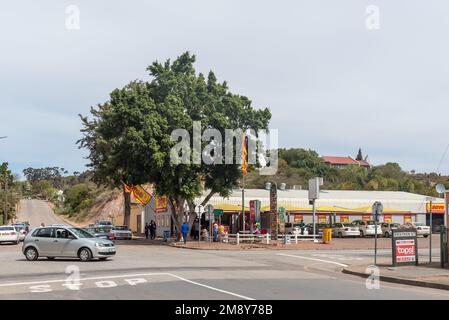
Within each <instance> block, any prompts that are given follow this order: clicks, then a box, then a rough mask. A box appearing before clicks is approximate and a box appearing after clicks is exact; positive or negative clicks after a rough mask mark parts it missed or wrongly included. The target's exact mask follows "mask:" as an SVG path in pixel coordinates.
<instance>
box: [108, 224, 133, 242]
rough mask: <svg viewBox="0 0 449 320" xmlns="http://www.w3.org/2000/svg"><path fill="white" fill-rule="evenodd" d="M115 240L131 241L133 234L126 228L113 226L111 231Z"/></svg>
mask: <svg viewBox="0 0 449 320" xmlns="http://www.w3.org/2000/svg"><path fill="white" fill-rule="evenodd" d="M111 232H112V233H113V234H114V236H115V239H117V240H131V239H132V238H133V233H132V231H131V230H129V228H128V227H127V226H115V227H113V228H112V229H111Z"/></svg>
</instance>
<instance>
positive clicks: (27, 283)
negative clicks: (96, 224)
mask: <svg viewBox="0 0 449 320" xmlns="http://www.w3.org/2000/svg"><path fill="white" fill-rule="evenodd" d="M144 276H170V277H172V278H176V279H178V280H181V281H184V282H187V283H190V284H194V285H196V286H199V287H204V288H207V289H210V290H213V291H217V292H221V293H225V294H228V295H231V296H234V297H238V298H242V299H245V300H255V299H254V298H250V297H246V296H243V295H240V294H238V293H234V292H230V291H226V290H222V289H218V288H215V287H212V286H208V285H205V284H202V283H199V282H196V281H192V280H189V279H186V278H183V277H180V276H178V275H176V274H173V273H167V272H159V273H136V274H125V275H119V276H101V277H90V278H80V279H79V282H81V281H88V280H103V279H118V278H135V277H144ZM66 281H67V279H57V280H41V281H28V282H15V283H2V284H0V287H13V286H24V285H35V284H45V283H58V282H66Z"/></svg>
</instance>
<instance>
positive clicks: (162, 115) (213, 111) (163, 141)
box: [79, 52, 271, 230]
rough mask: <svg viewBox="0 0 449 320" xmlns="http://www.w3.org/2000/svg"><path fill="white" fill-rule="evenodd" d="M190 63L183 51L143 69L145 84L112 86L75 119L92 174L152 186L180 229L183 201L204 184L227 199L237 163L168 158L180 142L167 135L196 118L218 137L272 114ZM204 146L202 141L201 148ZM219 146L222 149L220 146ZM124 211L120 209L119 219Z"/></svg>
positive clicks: (264, 121)
mask: <svg viewBox="0 0 449 320" xmlns="http://www.w3.org/2000/svg"><path fill="white" fill-rule="evenodd" d="M194 63H195V56H194V55H191V54H190V53H188V52H186V53H183V54H182V55H181V56H179V57H178V58H177V59H175V60H174V61H173V62H172V61H170V60H167V61H165V62H164V63H160V62H157V61H156V62H154V63H152V64H151V65H150V66H149V67H148V68H147V70H148V71H149V74H150V76H151V77H152V80H151V81H149V82H144V81H132V82H130V83H129V84H128V85H126V86H125V87H124V88H122V89H115V90H114V91H113V92H112V93H111V94H110V99H109V101H107V102H105V103H103V104H99V105H97V106H96V107H92V108H91V117H92V118H89V117H86V116H80V117H81V120H82V125H83V128H82V130H81V131H82V133H83V138H82V139H81V140H80V141H79V145H80V147H82V148H87V149H88V151H89V156H88V159H89V160H90V164H89V166H90V167H91V168H92V170H93V174H94V179H95V180H96V181H97V182H98V183H102V184H109V185H114V186H118V185H120V181H121V180H123V181H124V182H125V183H128V184H142V183H153V184H154V185H155V189H156V192H157V193H158V194H163V195H166V196H168V197H169V199H170V200H171V202H172V203H173V204H176V208H177V211H176V214H175V217H174V218H175V220H176V221H177V223H178V224H179V226H178V230H180V224H181V222H182V217H183V207H184V204H185V202H187V203H188V204H192V202H193V200H194V198H195V197H197V196H199V195H200V194H201V193H202V191H203V190H204V189H211V192H210V195H212V194H214V193H219V194H221V195H223V196H226V195H227V194H229V192H230V191H231V189H232V187H233V186H235V185H236V184H237V182H238V179H239V178H240V177H241V172H240V165H238V164H236V163H235V162H233V164H220V165H218V164H215V165H214V164H212V165H209V164H204V163H199V164H198V163H190V164H175V163H172V161H171V158H170V154H171V150H172V148H173V147H174V146H175V144H176V143H177V142H178V141H174V140H173V139H172V138H171V134H172V132H173V131H174V130H176V129H185V130H187V132H189V133H190V136H192V132H193V126H194V122H195V121H200V122H201V126H202V128H215V129H217V130H219V131H220V133H221V134H222V137H224V136H225V129H242V130H246V129H248V128H251V129H254V130H261V129H268V124H269V120H270V118H271V113H270V111H269V110H268V109H267V108H264V109H255V108H253V107H252V104H251V100H250V99H248V98H247V97H245V96H242V95H238V94H234V93H231V92H230V90H229V88H228V85H227V83H226V82H222V83H220V82H218V81H217V78H216V76H215V75H214V73H213V72H212V71H211V72H209V74H208V75H207V77H205V76H204V75H203V74H201V73H199V74H197V73H196V71H195V69H194ZM213 140H214V141H215V140H216V137H214V139H213ZM209 143H210V141H202V147H204V146H206V145H207V144H209ZM218 146H219V148H222V150H223V151H224V144H223V143H218ZM189 147H190V148H193V142H190V143H189ZM202 150H203V148H202ZM222 154H224V152H222ZM234 157H236V155H234ZM189 159H192V158H191V155H189ZM125 196H126V194H125ZM125 201H129V199H127V198H125ZM125 207H126V206H125ZM127 216H129V212H127V211H126V210H125V222H126V221H127V220H126V219H127Z"/></svg>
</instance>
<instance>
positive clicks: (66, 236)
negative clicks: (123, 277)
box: [22, 227, 116, 261]
mask: <svg viewBox="0 0 449 320" xmlns="http://www.w3.org/2000/svg"><path fill="white" fill-rule="evenodd" d="M22 252H23V254H24V255H25V257H26V259H27V260H29V261H33V260H37V259H38V258H39V257H46V258H48V259H49V260H52V259H54V258H56V257H65V258H79V259H80V260H81V261H89V260H91V259H94V258H98V259H100V260H106V259H107V258H108V257H111V256H113V255H115V254H116V249H115V246H114V243H113V242H112V241H109V240H104V239H98V238H96V237H95V236H94V235H92V234H90V233H89V232H87V231H85V230H83V229H80V228H74V227H61V228H60V227H39V228H36V229H33V230H32V232H30V233H28V234H27V236H26V237H25V240H24V242H23V247H22Z"/></svg>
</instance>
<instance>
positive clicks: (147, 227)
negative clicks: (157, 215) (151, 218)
mask: <svg viewBox="0 0 449 320" xmlns="http://www.w3.org/2000/svg"><path fill="white" fill-rule="evenodd" d="M149 231H150V227H149V225H148V222H145V238H146V239H147V240H148V232H149Z"/></svg>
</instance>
